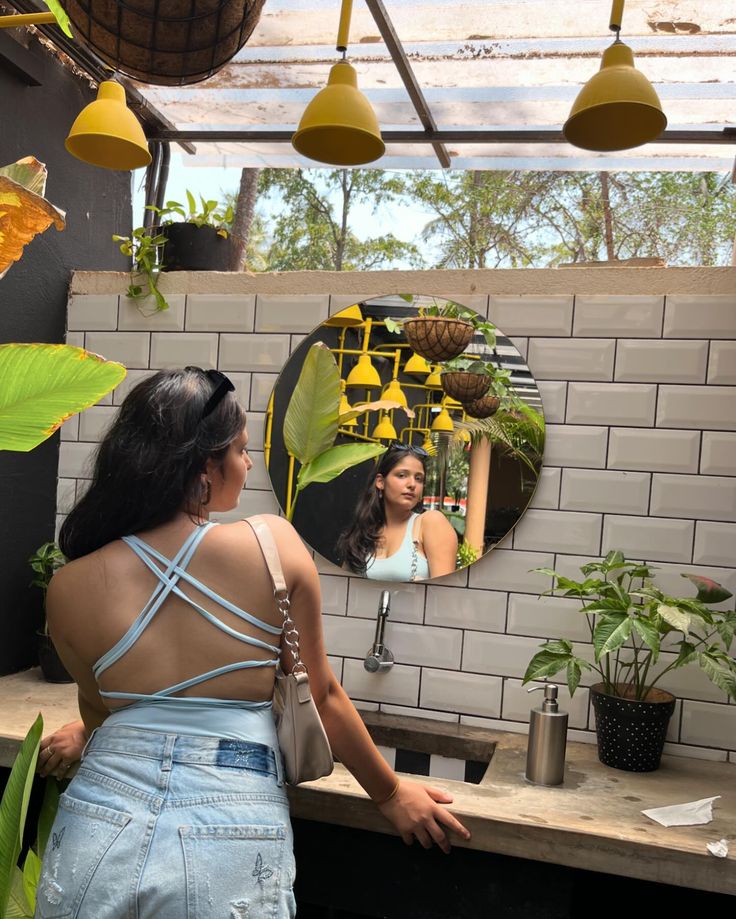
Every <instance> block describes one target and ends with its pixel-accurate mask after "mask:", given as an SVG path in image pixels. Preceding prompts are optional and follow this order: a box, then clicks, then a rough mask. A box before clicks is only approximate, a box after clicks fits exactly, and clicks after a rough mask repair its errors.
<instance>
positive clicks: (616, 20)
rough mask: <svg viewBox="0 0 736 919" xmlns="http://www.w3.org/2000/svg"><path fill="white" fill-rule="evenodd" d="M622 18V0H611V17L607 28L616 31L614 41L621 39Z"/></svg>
mask: <svg viewBox="0 0 736 919" xmlns="http://www.w3.org/2000/svg"><path fill="white" fill-rule="evenodd" d="M623 18H624V0H613V3H612V4H611V18H610V20H609V23H608V28H609V29H610V30H611V31H612V32H615V33H616V42H620V41H621V22H622V20H623Z"/></svg>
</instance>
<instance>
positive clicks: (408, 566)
mask: <svg viewBox="0 0 736 919" xmlns="http://www.w3.org/2000/svg"><path fill="white" fill-rule="evenodd" d="M418 516H419V514H412V515H411V517H409V519H408V520H407V522H406V531H405V533H404V538H403V539H402V541H401V545H400V546H399V548H398V549H397V550H396V552H394V554H393V555H387V556H386V558H376V557H375V555H372V556H371V557H370V558H369V559H368V562H367V563H366V566H365V576H366V577H367V578H370V579H372V580H375V581H411V580H416V581H424V580H425V579H426V578H428V577H429V562H428V561H427V559H426V557H425V556H424V555H420V554H419V552H418V551H417V547H416V545H415V542H414V536H413V530H414V521H415V520H416V519H417V517H418ZM414 563H416V569H413V565H414ZM412 574H414V577H413V578H412Z"/></svg>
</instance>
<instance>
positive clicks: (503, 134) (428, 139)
mask: <svg viewBox="0 0 736 919" xmlns="http://www.w3.org/2000/svg"><path fill="white" fill-rule="evenodd" d="M293 133H294V132H293V131H229V130H221V131H199V130H196V129H193V130H187V129H184V130H178V131H176V130H174V131H169V130H163V131H162V130H158V131H155V132H154V133H152V134H151V136H150V138H149V139H150V140H168V141H172V142H175V143H181V142H182V141H199V142H200V143H215V142H224V141H227V142H231V143H238V142H240V143H263V142H269V141H270V142H271V143H290V142H291V138H292V135H293ZM382 137H383V139H384V141H385V142H386V143H387V144H432V145H433V146H435V145H436V144H445V143H452V144H566V143H567V141H566V140H565V138H564V136H563V134H562V131H538V130H528V131H484V130H473V129H471V130H466V129H462V128H459V129H449V130H437V129H436V128H435V129H428V130H424V131H417V130H416V129H407V130H406V131H383V132H382ZM650 143H653V144H732V145H736V127H733V128H723V130H722V131H697V130H693V131H686V130H685V131H664V132H663V133H662V134H660V136H659V137H658V138H656V140H653V141H650Z"/></svg>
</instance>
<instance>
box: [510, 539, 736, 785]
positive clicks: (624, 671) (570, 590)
mask: <svg viewBox="0 0 736 919" xmlns="http://www.w3.org/2000/svg"><path fill="white" fill-rule="evenodd" d="M534 570H535V571H538V572H539V573H540V574H545V575H547V576H551V577H553V578H554V583H553V586H552V588H551V589H550V590H548V591H545V593H548V594H556V593H557V594H560V595H561V596H563V597H575V598H576V599H578V600H579V601H580V603H581V607H580V611H581V613H583V614H584V615H585V616H586V617H587V621H588V627H589V629H590V636H591V641H592V643H593V652H594V661H593V663H591V662H590V661H587V660H585V659H584V658H583V657H580V656H579V655H577V654H576V653H575V649H574V647H573V644H572V642H571V641H567V640H566V639H560V640H556V641H547V642H545V643H544V644H543V645H542V650H541V651H539V652H538V653H537V654H535V655H534V657H533V658H532V660H531V662H530V664H529V667H528V668H527V671H526V673H525V674H524V679H523V683H528V682H529V681H530V680H540V679H544V678H545V677H551V676H554V675H555V674H557V673H560V672H561V671H563V670H564V671H565V675H566V679H567V685H568V688H569V690H570V695H573V694H574V692H575V690H576V689H577V687H578V684H579V683H580V678H581V675H582V672H583V671H584V670H585V671H594V672H595V673H597V674H598V675H599V676H600V681H599V682H597V683H595V685H593V686H592V687H591V689H590V692H591V698H592V701H593V708H594V709H595V715H596V734H597V738H598V757H599V759H600V761H601V762H602V763H604V764H605V765H607V766H613V767H615V768H616V769H625V770H627V771H629V772H650V771H652V770H654V769H657V768H658V766H659V761H660V757H661V755H662V749H663V746H664V740H665V735H666V733H667V724H668V722H669V719H670V716H671V715H672V712H673V711H674V707H675V697H674V696H673V695H672V694H671V693H669V692H666V691H665V690H663V689H661V688H659V687H658V686H657V684H658V683H659V682H660V681H661V680H662V678H663V677H664V676H666V674H668V673H670V672H671V671H673V670H676V669H678V668H680V667H684V666H686V665H688V664H698V665H699V666H700V667H701V668H702V669H703V670H704V671H705V673H706V675H707V676H708V677H709V678H710V680H711V681H712V682H713V683H715V685H716V686H718V687H719V688H720V689H722V690H723V691H724V692H725V693H727V694H728V696H729V697H730V698H731V700H732V701H736V660H734V658H733V657H732V656H731V655H730V654H729V649H730V647H731V644H732V642H733V637H734V632H735V631H736V612H734V611H732V610H725V611H724V610H715V609H711V608H710V606H708V604H714V603H722V602H723V601H724V600H727V599H728V598H729V597H730V596H731V593H730V592H729V591H728V590H726V589H725V588H723V587H721V585H720V584H717V583H716V582H715V581H712V580H710V579H709V578H705V577H702V576H700V575H693V574H683V575H682V576H683V577H684V578H687V579H688V580H690V581H691V582H692V583H693V584H694V585H695V587H696V589H697V594H696V596H695V597H670V596H668V595H667V594H665V593H664V592H663V591H661V590H660V589H659V588H658V587H657V586H656V585H655V584H654V583H653V581H652V572H653V569H652V568H651V567H650V566H649V565H644V564H639V563H637V562H629V561H627V560H626V559H625V558H624V555H623V553H622V552H620V551H612V552H609V553H608V555H607V556H606V557H605V559H603V561H599V562H597V561H596V562H588V563H587V564H585V565H583V566H582V567H581V569H580V570H581V572H582V574H583V576H584V577H583V580H582V581H574V580H571V579H570V578H566V577H564V576H563V575H561V574H558V573H557V572H556V571H553V570H552V569H549V568H536V569H534ZM665 640H666V645H665V650H667V651H673V652H675V653H676V656H675V657H674V658H673V660H672V661H671V662H670V663H668V664H667V665H666V666H664V667H657V666H656V664H657V662H658V659H659V656H660V651H661V650H662V649H663V641H665Z"/></svg>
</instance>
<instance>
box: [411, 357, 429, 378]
mask: <svg viewBox="0 0 736 919" xmlns="http://www.w3.org/2000/svg"><path fill="white" fill-rule="evenodd" d="M431 372H432V368H431V367H430V366H429V364H428V363H427V361H426V360H425V358H423V357H422V355H421V354H414V353H412V356H411V357H410V358H409V360H408V361H407V362H406V363H405V364H404V373H406V374H409V376H416V377H426V376H427V375H428V374H429V373H431Z"/></svg>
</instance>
